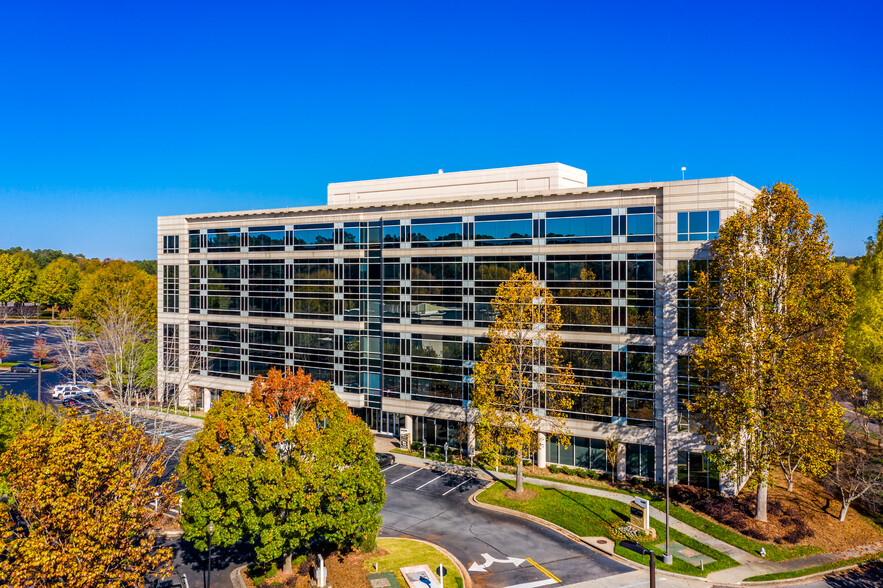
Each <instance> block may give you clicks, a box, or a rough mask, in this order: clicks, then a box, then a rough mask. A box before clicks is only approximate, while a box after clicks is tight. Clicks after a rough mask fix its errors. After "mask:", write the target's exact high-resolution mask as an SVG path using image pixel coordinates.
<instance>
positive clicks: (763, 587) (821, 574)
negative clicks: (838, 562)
mask: <svg viewBox="0 0 883 588" xmlns="http://www.w3.org/2000/svg"><path fill="white" fill-rule="evenodd" d="M880 555H881V557H883V553H881V554H880ZM873 561H874V560H869V561H863V562H861V563H856V564H850V565H848V566H843V567H842V568H834V569H831V570H825V571H822V572H816V573H814V574H807V575H805V576H797V577H795V578H786V579H784V580H772V581H763V582H746V581H745V580H742V581H741V582H739V583H738V584H720V585H721V586H757V587H758V588H766V587H767V586H793V585H795V584H799V583H803V582H806V581H807V580H814V579H817V578H822V577H824V576H827V575H828V574H836V573H839V572H845V571H848V570H854V569H855V568H858V567H861V566H863V565H864V564H866V563H871V562H873Z"/></svg>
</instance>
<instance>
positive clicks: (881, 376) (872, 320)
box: [846, 217, 883, 390]
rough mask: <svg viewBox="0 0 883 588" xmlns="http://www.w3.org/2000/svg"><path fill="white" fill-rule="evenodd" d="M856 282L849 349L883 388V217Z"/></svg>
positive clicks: (875, 385)
mask: <svg viewBox="0 0 883 588" xmlns="http://www.w3.org/2000/svg"><path fill="white" fill-rule="evenodd" d="M853 283H854V284H855V291H856V300H855V312H853V314H852V316H851V317H850V319H849V327H848V328H847V330H846V349H847V351H848V352H849V354H850V355H852V357H854V358H855V359H856V360H857V361H858V364H859V366H860V368H861V371H862V374H863V375H864V377H865V379H866V380H867V382H868V384H869V385H870V386H871V387H873V388H875V389H876V390H883V217H881V218H880V221H879V222H878V223H877V234H876V237H872V238H870V239H868V241H867V243H866V244H865V255H864V256H863V257H861V258H860V259H859V262H858V265H857V267H856V270H855V274H854V276H853Z"/></svg>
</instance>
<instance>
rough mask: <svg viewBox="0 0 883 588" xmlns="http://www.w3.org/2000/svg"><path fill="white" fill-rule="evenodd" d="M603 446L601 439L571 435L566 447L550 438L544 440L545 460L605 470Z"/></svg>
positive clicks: (605, 457)
mask: <svg viewBox="0 0 883 588" xmlns="http://www.w3.org/2000/svg"><path fill="white" fill-rule="evenodd" d="M604 448H605V443H604V440H603V439H586V438H584V437H572V438H571V439H570V444H569V445H568V446H567V447H564V445H562V444H560V443H558V442H557V441H555V440H552V439H550V440H548V441H546V462H547V463H555V464H559V465H565V466H576V467H580V468H586V469H590V470H600V471H602V472H606V471H609V468H608V467H607V454H606V453H605V451H604Z"/></svg>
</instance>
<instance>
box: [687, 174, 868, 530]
mask: <svg viewBox="0 0 883 588" xmlns="http://www.w3.org/2000/svg"><path fill="white" fill-rule="evenodd" d="M711 252H712V255H713V256H714V259H715V264H713V266H712V269H711V275H709V274H704V273H703V274H700V277H699V280H698V282H697V285H696V286H695V287H693V288H691V289H690V293H689V295H690V296H691V298H693V299H695V300H696V301H697V302H698V303H699V305H700V306H701V307H703V308H706V309H708V310H707V311H705V312H703V319H704V320H705V322H706V325H707V328H708V331H707V335H706V337H705V339H704V341H703V343H702V344H701V345H699V346H697V347H696V348H694V350H693V358H694V360H695V364H696V366H697V368H698V370H699V372H700V373H707V374H708V380H707V381H706V382H705V395H704V396H702V397H700V398H699V399H698V400H696V401H695V402H693V403H692V404H691V405H690V406H689V408H690V410H691V411H694V412H695V413H697V416H698V417H699V418H700V420H701V422H702V423H703V428H704V432H705V434H706V436H707V438H708V441H709V443H711V444H714V445H717V447H718V451H717V452H716V453H715V454H714V455H713V459H714V460H716V461H717V464H718V466H719V467H720V468H721V470H722V471H726V472H728V473H729V474H730V476H731V477H732V478H734V479H736V480H743V479H745V478H748V479H749V481H750V483H751V484H753V485H754V486H756V491H757V506H756V511H755V518H756V519H757V520H759V521H766V520H767V489H768V486H769V484H770V472H771V471H772V469H773V468H775V467H777V466H781V467H782V468H783V470H784V471H785V473H786V476H787V477H788V478H789V485H790V478H791V476H793V472H794V471H803V472H805V473H807V474H810V475H815V476H819V475H822V474H824V473H825V472H826V471H827V469H828V468H829V467H830V464H831V463H832V461H833V460H834V459H836V457H837V447H838V443H839V441H840V438H841V436H842V428H843V425H842V421H841V415H842V411H841V409H840V407H839V406H838V405H837V404H836V402H835V401H834V399H833V397H832V391H837V390H849V389H852V388H854V387H855V381H854V379H853V375H852V374H853V371H854V364H853V362H852V361H851V360H850V359H849V358H848V356H847V355H846V354H845V353H844V342H843V333H844V329H845V327H846V321H847V319H848V318H849V315H850V313H851V312H852V307H853V300H854V296H855V293H854V289H853V287H852V284H851V283H850V280H849V278H848V276H847V275H846V274H845V273H844V272H842V271H841V270H839V269H838V268H837V267H836V265H835V264H834V263H833V260H832V249H831V244H830V242H829V241H828V236H827V232H826V228H825V221H824V219H823V218H822V217H821V216H820V215H812V214H810V212H809V208H808V206H807V205H806V203H805V202H804V201H803V200H801V199H800V198H799V196H798V195H797V190H795V189H794V188H793V187H792V186H790V185H788V184H783V183H777V184H776V185H775V186H773V187H772V188H764V189H763V190H762V191H761V192H760V193H759V194H758V195H757V196H756V197H755V199H754V203H753V205H752V207H751V208H749V209H742V210H739V211H737V212H736V213H735V214H734V215H733V216H732V217H731V218H730V219H728V220H727V222H726V223H724V225H723V226H722V227H721V229H720V232H719V237H718V238H717V239H715V240H714V241H713V242H712V244H711Z"/></svg>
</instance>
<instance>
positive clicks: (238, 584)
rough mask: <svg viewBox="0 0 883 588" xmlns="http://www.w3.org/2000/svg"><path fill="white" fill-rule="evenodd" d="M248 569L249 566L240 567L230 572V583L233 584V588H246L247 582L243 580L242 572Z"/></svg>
mask: <svg viewBox="0 0 883 588" xmlns="http://www.w3.org/2000/svg"><path fill="white" fill-rule="evenodd" d="M247 567H248V566H239V567H238V568H236V569H234V570H233V571H232V572H230V581H231V582H232V583H233V588H246V585H245V580H243V579H242V570H244V569H245V568H247Z"/></svg>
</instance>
